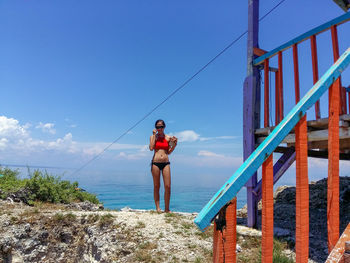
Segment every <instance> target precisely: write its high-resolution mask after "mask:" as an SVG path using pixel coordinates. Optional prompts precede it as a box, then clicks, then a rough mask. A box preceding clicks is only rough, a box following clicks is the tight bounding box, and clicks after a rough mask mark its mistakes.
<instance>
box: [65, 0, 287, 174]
mask: <svg viewBox="0 0 350 263" xmlns="http://www.w3.org/2000/svg"><path fill="white" fill-rule="evenodd" d="M284 1H286V0H281V1H280V2H279V3H278V4H277V5H275V6H274V7H273V8H272V9H270V11H268V12H267V13H266V14H265V15H263V16H262V17H261V18H260V19H259V22H260V21H262V20H263V19H264V18H265V17H267V16H268V15H269V14H270V13H271V12H273V11H274V10H275V9H276V8H277V7H278V6H280V5H281V4H282V3H283V2H284ZM247 33H248V30H246V31H244V32H243V33H242V34H240V35H239V36H238V37H237V38H236V39H234V40H233V41H232V42H231V43H230V44H228V45H227V46H226V47H225V48H224V49H223V50H221V51H220V52H219V53H218V54H217V55H216V56H215V57H213V58H212V59H211V60H209V62H208V63H207V64H205V65H204V66H202V67H201V68H200V69H199V70H198V71H197V72H196V73H194V74H193V75H192V76H191V77H190V78H188V79H187V80H186V81H185V82H184V83H183V84H182V85H180V86H179V87H178V88H177V89H175V90H174V91H173V92H171V93H170V94H169V95H168V96H167V97H166V98H165V99H163V101H161V102H160V103H159V104H158V105H156V106H155V107H154V108H153V109H152V110H151V111H150V112H148V113H147V114H146V115H144V116H143V117H142V118H141V119H140V120H138V121H137V122H136V123H135V124H134V125H132V126H131V127H130V128H129V129H127V130H126V131H125V132H124V133H122V134H121V135H120V136H119V137H118V138H117V139H115V140H114V141H113V142H111V143H110V144H109V145H108V146H106V147H105V148H104V149H103V150H102V151H101V152H100V153H98V154H97V155H95V156H94V157H93V158H91V159H90V160H89V161H87V162H86V163H85V164H83V165H82V166H81V167H80V168H78V169H77V170H75V171H74V172H73V173H72V174H71V176H72V175H75V174H77V173H78V172H80V171H81V170H82V169H84V168H85V167H86V166H87V165H89V164H90V163H92V162H93V161H94V160H96V159H97V158H98V157H100V156H101V155H102V154H103V153H104V152H105V151H107V150H108V149H109V148H110V147H111V146H112V145H113V144H115V143H116V142H117V141H119V140H120V139H121V138H123V137H124V136H125V135H126V134H127V133H128V132H130V131H131V130H132V129H134V128H135V127H136V126H137V125H139V124H140V123H141V122H142V121H143V120H145V119H146V118H147V117H148V116H150V115H151V114H152V113H153V112H154V111H156V110H157V109H158V108H159V107H160V106H162V105H163V104H164V103H165V102H166V101H167V100H169V99H170V98H171V97H172V96H174V95H175V94H176V93H177V92H179V91H180V90H181V89H182V88H184V87H185V86H186V85H187V84H188V83H189V82H190V81H192V80H193V79H194V78H195V77H196V76H197V75H198V74H199V73H201V72H202V71H203V70H205V69H206V68H207V67H208V66H209V65H210V64H211V63H213V62H214V61H215V60H216V59H217V58H218V57H220V56H221V55H222V54H223V53H225V52H226V51H227V50H228V49H229V48H230V47H232V46H233V45H234V44H235V43H236V42H237V41H238V40H240V39H241V38H242V37H243V36H244V35H245V34H247Z"/></svg>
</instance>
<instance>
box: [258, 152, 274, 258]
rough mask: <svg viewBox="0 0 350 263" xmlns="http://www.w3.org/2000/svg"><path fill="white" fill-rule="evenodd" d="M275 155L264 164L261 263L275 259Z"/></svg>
mask: <svg viewBox="0 0 350 263" xmlns="http://www.w3.org/2000/svg"><path fill="white" fill-rule="evenodd" d="M272 156H273V154H271V155H270V156H269V157H268V158H267V159H266V161H265V162H264V163H263V164H262V212H261V230H262V231H261V232H262V236H261V262H266V263H267V262H271V263H272V259H273V158H272Z"/></svg>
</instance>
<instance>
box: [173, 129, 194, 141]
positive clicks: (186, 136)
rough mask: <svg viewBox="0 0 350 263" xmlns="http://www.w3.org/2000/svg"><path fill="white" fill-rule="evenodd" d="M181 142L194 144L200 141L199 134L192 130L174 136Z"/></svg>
mask: <svg viewBox="0 0 350 263" xmlns="http://www.w3.org/2000/svg"><path fill="white" fill-rule="evenodd" d="M174 135H175V136H176V137H177V138H178V140H179V142H194V141H198V140H199V137H200V136H199V134H198V133H196V132H195V131H192V130H185V131H181V132H177V133H175V134H174Z"/></svg>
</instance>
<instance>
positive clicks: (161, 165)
mask: <svg viewBox="0 0 350 263" xmlns="http://www.w3.org/2000/svg"><path fill="white" fill-rule="evenodd" d="M164 129H165V122H164V121H163V120H157V121H156V123H155V129H153V134H152V135H151V138H150V143H149V149H150V150H151V151H153V150H154V155H153V158H152V164H151V166H152V168H151V171H152V176H153V185H154V190H153V196H154V203H155V204H156V209H157V212H161V211H162V210H161V209H160V207H159V187H160V172H162V175H163V182H164V202H165V212H170V209H169V204H170V185H171V178H170V162H169V156H168V155H169V154H171V153H172V152H173V151H174V149H175V147H176V145H177V138H176V137H175V136H169V135H166V134H165V133H164Z"/></svg>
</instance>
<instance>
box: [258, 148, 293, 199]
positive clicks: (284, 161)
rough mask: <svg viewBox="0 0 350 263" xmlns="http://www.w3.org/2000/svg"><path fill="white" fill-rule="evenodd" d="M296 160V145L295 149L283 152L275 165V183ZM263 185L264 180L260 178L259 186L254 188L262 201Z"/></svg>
mask: <svg viewBox="0 0 350 263" xmlns="http://www.w3.org/2000/svg"><path fill="white" fill-rule="evenodd" d="M277 148H278V147H277ZM275 152H276V151H275ZM294 161H295V151H294V147H293V149H292V148H287V151H285V152H283V155H282V156H281V157H280V158H279V159H278V161H277V162H276V163H275V164H274V165H273V184H275V183H277V182H278V180H279V179H280V178H281V177H282V175H283V174H284V173H285V172H286V171H287V170H288V168H289V167H290V166H291V165H292V164H293V163H294ZM261 187H262V180H260V181H259V182H258V184H257V186H256V187H255V188H254V192H255V193H256V196H257V199H258V201H260V199H261V197H262V194H261V192H262V191H261Z"/></svg>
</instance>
